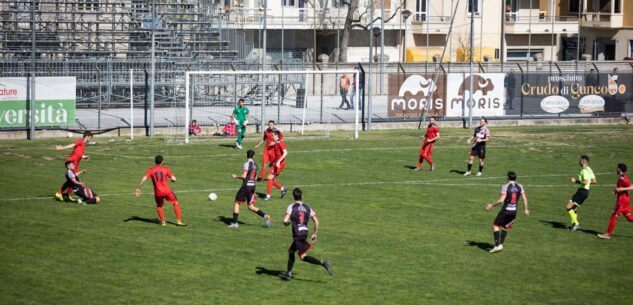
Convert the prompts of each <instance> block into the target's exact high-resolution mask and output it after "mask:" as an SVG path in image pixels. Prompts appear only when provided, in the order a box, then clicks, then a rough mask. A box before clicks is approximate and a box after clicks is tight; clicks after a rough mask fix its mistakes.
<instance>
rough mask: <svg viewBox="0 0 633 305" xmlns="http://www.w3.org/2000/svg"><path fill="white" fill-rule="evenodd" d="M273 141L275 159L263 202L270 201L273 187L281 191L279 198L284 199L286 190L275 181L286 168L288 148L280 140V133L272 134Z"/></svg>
mask: <svg viewBox="0 0 633 305" xmlns="http://www.w3.org/2000/svg"><path fill="white" fill-rule="evenodd" d="M273 140H274V141H275V145H274V146H273V148H272V149H273V151H274V153H275V158H274V159H272V162H271V165H272V166H271V168H270V174H268V187H267V188H266V198H264V200H270V195H271V193H272V191H273V185H274V186H275V187H276V188H278V189H280V190H281V198H284V195H286V192H288V190H287V189H286V187H285V186H283V185H281V184H280V183H279V181H278V180H277V177H279V175H281V172H282V171H283V170H284V168H285V167H286V157H287V156H288V148H286V143H284V141H283V140H282V139H281V133H280V132H279V131H275V132H273Z"/></svg>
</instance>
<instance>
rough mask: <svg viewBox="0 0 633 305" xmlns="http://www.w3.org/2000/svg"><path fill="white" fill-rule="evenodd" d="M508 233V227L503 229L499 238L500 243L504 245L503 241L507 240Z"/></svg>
mask: <svg viewBox="0 0 633 305" xmlns="http://www.w3.org/2000/svg"><path fill="white" fill-rule="evenodd" d="M506 235H508V231H507V230H506V229H501V236H500V238H499V244H500V245H503V242H504V241H505V240H506Z"/></svg>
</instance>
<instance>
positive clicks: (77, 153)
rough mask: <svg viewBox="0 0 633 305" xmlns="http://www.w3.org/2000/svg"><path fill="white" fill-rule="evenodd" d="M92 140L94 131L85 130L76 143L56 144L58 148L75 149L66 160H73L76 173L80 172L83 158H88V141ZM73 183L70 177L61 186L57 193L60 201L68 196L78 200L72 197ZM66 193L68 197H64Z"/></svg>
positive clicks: (56, 195)
mask: <svg viewBox="0 0 633 305" xmlns="http://www.w3.org/2000/svg"><path fill="white" fill-rule="evenodd" d="M90 141H92V133H91V132H90V131H85V132H84V135H83V137H82V138H81V139H77V140H76V141H75V143H72V144H68V145H66V146H61V145H57V146H55V149H56V150H64V149H70V148H72V149H73V152H72V153H70V156H68V158H67V159H66V162H72V163H73V164H74V167H73V168H74V170H73V171H74V173H78V172H79V162H81V160H83V159H88V156H86V155H84V153H85V152H86V143H88V142H90ZM72 186H73V184H72V183H70V182H69V181H68V179H67V180H66V181H65V182H64V184H63V185H62V187H61V188H59V190H58V191H57V192H56V193H55V198H57V200H59V201H64V200H65V199H66V198H67V199H68V200H70V201H76V200H75V199H73V198H71V197H70V193H71V192H72V191H73V190H72ZM64 195H66V198H64Z"/></svg>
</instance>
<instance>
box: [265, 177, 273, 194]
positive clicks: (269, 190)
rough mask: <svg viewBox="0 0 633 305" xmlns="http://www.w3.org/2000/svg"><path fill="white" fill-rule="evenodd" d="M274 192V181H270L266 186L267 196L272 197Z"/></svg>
mask: <svg viewBox="0 0 633 305" xmlns="http://www.w3.org/2000/svg"><path fill="white" fill-rule="evenodd" d="M272 192H273V179H268V183H267V185H266V195H268V196H270V194H271V193H272Z"/></svg>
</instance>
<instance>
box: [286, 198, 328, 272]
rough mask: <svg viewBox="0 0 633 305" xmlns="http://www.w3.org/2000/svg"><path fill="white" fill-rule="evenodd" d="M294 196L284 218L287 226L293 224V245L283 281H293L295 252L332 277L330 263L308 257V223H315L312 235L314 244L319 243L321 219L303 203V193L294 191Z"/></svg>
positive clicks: (300, 257)
mask: <svg viewBox="0 0 633 305" xmlns="http://www.w3.org/2000/svg"><path fill="white" fill-rule="evenodd" d="M292 196H293V197H294V199H295V202H294V203H292V204H290V205H289V206H288V208H287V209H286V215H285V216H284V224H285V225H286V226H288V225H290V224H292V240H293V241H292V244H291V245H290V248H288V271H287V272H286V273H284V274H282V275H280V276H281V278H282V279H284V280H286V281H289V280H291V279H292V267H293V266H294V264H295V252H297V253H299V259H301V260H302V261H304V262H306V263H310V264H314V265H319V266H323V268H325V270H327V273H328V274H329V275H330V276H331V275H332V268H331V267H330V264H329V263H328V261H322V260H319V259H317V258H315V257H313V256H308V255H307V254H308V251H310V250H311V249H312V245H310V243H309V242H308V234H309V233H308V222H309V221H310V218H312V220H313V221H314V233H312V236H311V238H310V239H311V240H312V242H316V241H317V233H318V232H319V219H318V218H317V215H316V213H315V212H314V210H313V209H311V208H310V207H309V206H308V205H307V204H305V203H303V201H302V200H303V192H301V190H300V189H299V188H295V189H294V190H292Z"/></svg>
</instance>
